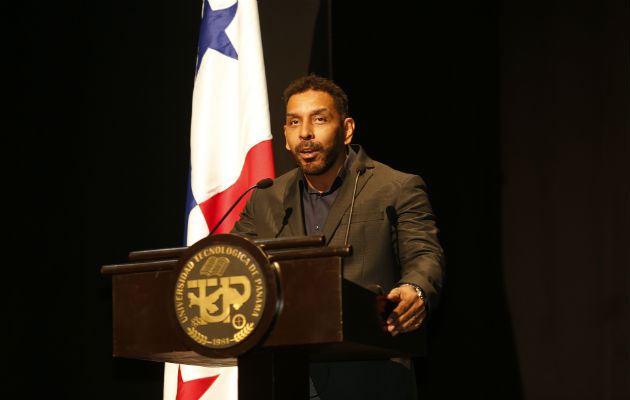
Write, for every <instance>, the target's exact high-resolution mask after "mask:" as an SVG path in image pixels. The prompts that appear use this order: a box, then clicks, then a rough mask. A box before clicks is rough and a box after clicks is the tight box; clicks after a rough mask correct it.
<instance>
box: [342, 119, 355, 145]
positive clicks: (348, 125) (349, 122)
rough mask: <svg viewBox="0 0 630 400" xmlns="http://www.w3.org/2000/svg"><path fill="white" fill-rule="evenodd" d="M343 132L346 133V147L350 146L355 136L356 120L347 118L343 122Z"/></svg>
mask: <svg viewBox="0 0 630 400" xmlns="http://www.w3.org/2000/svg"><path fill="white" fill-rule="evenodd" d="M343 132H344V135H345V137H344V141H343V143H344V144H345V145H349V144H350V143H351V142H352V136H353V135H354V119H353V118H350V117H348V118H346V119H344V120H343Z"/></svg>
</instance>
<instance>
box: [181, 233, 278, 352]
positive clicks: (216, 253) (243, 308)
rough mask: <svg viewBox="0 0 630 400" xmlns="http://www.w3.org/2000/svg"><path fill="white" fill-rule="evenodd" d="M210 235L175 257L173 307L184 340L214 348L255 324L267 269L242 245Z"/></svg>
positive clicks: (230, 343)
mask: <svg viewBox="0 0 630 400" xmlns="http://www.w3.org/2000/svg"><path fill="white" fill-rule="evenodd" d="M211 239H212V237H210V238H208V241H207V242H206V243H205V244H202V245H201V246H195V247H194V248H191V250H194V251H193V252H192V253H191V254H190V255H188V256H187V257H186V258H185V259H183V260H180V263H182V264H183V266H182V267H181V269H180V271H179V274H178V275H177V279H176V282H175V292H174V308H175V316H176V318H177V321H178V322H179V324H180V326H181V327H182V329H183V330H184V332H185V333H186V335H187V336H188V337H189V338H190V339H192V340H193V341H194V342H196V343H197V344H199V345H201V346H203V347H205V348H208V349H216V350H220V349H227V348H231V347H234V346H237V345H239V344H241V343H242V342H243V341H245V340H246V339H247V338H248V337H249V336H250V334H252V332H254V331H255V329H256V328H257V326H258V325H259V323H260V321H261V319H262V318H263V314H264V311H265V308H266V306H267V304H266V303H267V299H268V293H267V291H268V288H267V287H268V283H269V282H268V281H269V274H268V271H265V269H264V267H265V266H267V267H268V265H264V264H265V261H266V260H260V258H259V257H256V256H255V254H250V253H249V252H248V251H247V250H246V249H245V248H244V247H242V246H238V245H235V244H232V243H224V242H221V241H220V240H219V241H216V240H215V241H213V240H211ZM260 261H263V262H260ZM261 264H263V265H261ZM273 287H274V288H275V284H274V285H273Z"/></svg>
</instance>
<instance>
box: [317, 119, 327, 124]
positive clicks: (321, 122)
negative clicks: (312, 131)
mask: <svg viewBox="0 0 630 400" xmlns="http://www.w3.org/2000/svg"><path fill="white" fill-rule="evenodd" d="M314 121H315V122H316V123H318V124H323V123H324V122H326V118H324V117H315V118H314Z"/></svg>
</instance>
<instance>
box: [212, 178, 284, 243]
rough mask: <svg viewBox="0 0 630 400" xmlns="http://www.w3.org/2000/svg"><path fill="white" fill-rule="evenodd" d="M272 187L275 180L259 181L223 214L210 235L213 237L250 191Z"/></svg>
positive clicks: (265, 179)
mask: <svg viewBox="0 0 630 400" xmlns="http://www.w3.org/2000/svg"><path fill="white" fill-rule="evenodd" d="M271 185H273V179H271V178H264V179H261V180H259V181H258V183H256V184H255V185H254V186H252V187H250V188H248V189H247V190H246V191H244V192H243V194H241V195H240V196H239V197H238V199H236V201H235V202H234V204H232V207H230V209H229V210H227V212H226V213H225V214H223V217H221V220H220V221H219V222H217V224H216V225H215V226H214V228H212V230H211V231H210V233H209V234H208V236H209V235H212V234H213V233H214V231H216V230H217V228H218V227H219V225H221V223H222V222H223V220H224V219H225V218H227V216H228V215H230V212H232V210H233V209H234V207H236V205H237V204H238V202H239V201H241V199H242V198H243V197H244V196H245V195H246V194H247V193H249V191H250V190H253V189H256V188H259V189H267V188H268V187H270V186H271Z"/></svg>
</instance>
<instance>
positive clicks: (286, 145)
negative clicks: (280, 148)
mask: <svg viewBox="0 0 630 400" xmlns="http://www.w3.org/2000/svg"><path fill="white" fill-rule="evenodd" d="M282 131H283V132H284V148H285V149H287V150H289V151H291V147H289V141H288V140H287V126H286V125H284V126H283V129H282Z"/></svg>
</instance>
